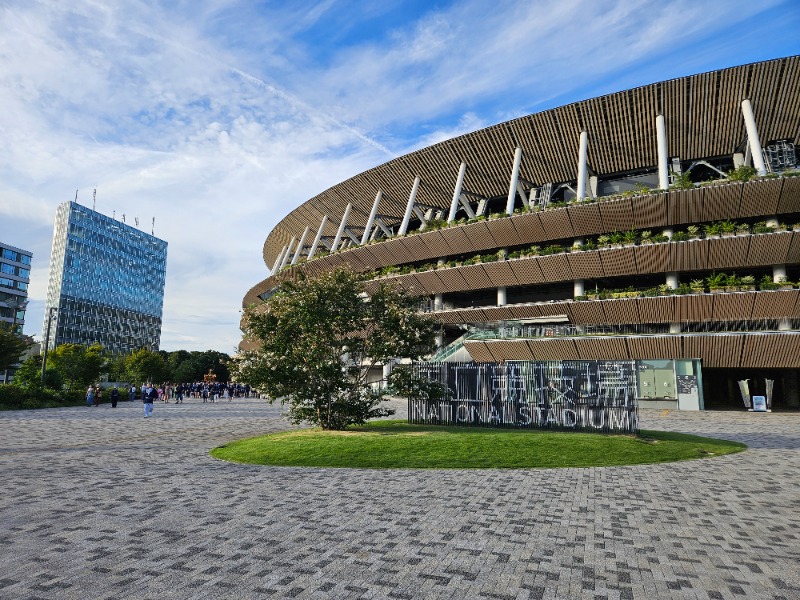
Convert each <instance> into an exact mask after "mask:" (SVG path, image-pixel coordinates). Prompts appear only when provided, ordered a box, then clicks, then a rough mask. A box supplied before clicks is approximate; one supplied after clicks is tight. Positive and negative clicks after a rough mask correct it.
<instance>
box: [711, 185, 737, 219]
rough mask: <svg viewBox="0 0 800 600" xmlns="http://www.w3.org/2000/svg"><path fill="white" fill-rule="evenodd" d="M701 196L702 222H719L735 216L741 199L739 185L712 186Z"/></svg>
mask: <svg viewBox="0 0 800 600" xmlns="http://www.w3.org/2000/svg"><path fill="white" fill-rule="evenodd" d="M704 191H705V193H704V194H703V218H702V220H703V221H719V220H722V219H727V218H729V217H730V216H731V215H735V214H736V212H737V211H738V210H739V204H740V202H741V197H742V184H741V183H727V184H720V185H712V186H708V187H706V188H705V190H704Z"/></svg>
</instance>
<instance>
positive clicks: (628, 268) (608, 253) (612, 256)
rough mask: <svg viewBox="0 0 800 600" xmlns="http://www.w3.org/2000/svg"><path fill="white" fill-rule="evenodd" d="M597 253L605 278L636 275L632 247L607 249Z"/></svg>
mask: <svg viewBox="0 0 800 600" xmlns="http://www.w3.org/2000/svg"><path fill="white" fill-rule="evenodd" d="M598 252H599V254H600V261H601V262H602V263H603V272H604V273H605V276H606V277H616V276H619V275H634V274H636V259H635V256H634V253H633V248H632V247H628V248H609V249H605V250H599V251H598Z"/></svg>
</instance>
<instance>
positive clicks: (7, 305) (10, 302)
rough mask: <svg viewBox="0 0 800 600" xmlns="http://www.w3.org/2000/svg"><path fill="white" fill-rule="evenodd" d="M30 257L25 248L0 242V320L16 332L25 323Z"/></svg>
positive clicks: (0, 374)
mask: <svg viewBox="0 0 800 600" xmlns="http://www.w3.org/2000/svg"><path fill="white" fill-rule="evenodd" d="M31 257H32V254H31V253H30V252H28V251H27V250H21V249H19V248H15V247H14V246H11V245H9V244H5V243H3V242H0V322H2V323H6V324H7V325H8V326H10V327H12V328H13V329H14V330H15V331H17V332H18V333H22V328H23V325H24V324H25V306H26V303H27V300H28V282H29V278H30V264H31ZM2 375H3V374H2V372H0V376H2Z"/></svg>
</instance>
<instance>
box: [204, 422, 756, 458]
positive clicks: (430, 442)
mask: <svg viewBox="0 0 800 600" xmlns="http://www.w3.org/2000/svg"><path fill="white" fill-rule="evenodd" d="M746 447H747V446H745V445H744V444H739V443H737V442H729V441H726V440H718V439H713V438H705V437H698V436H693V435H685V434H680V433H667V432H663V431H642V432H640V434H639V435H638V436H632V435H600V434H593V433H561V432H551V431H543V430H536V429H527V430H508V429H471V428H463V427H437V426H429V425H409V424H408V423H406V422H405V421H374V422H372V423H369V424H367V425H364V426H361V427H354V428H351V429H348V430H347V431H322V430H320V429H302V430H297V431H287V432H283V433H276V434H271V435H266V436H262V437H257V438H250V439H245V440H239V441H236V442H231V443H230V444H226V445H225V446H220V447H219V448H214V449H213V450H212V451H211V456H213V457H214V458H219V459H222V460H228V461H233V462H240V463H248V464H256V465H276V466H277V465H282V466H296V467H353V468H378V469H520V468H554V467H602V466H614V465H637V464H649V463H663V462H673V461H679V460H691V459H695V458H708V457H711V456H720V455H723V454H731V453H733V452H741V451H742V450H744V449H745V448H746Z"/></svg>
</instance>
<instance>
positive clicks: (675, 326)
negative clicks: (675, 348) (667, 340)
mask: <svg viewBox="0 0 800 600" xmlns="http://www.w3.org/2000/svg"><path fill="white" fill-rule="evenodd" d="M669 332H670V333H680V332H681V324H680V323H674V322H673V323H670V324H669Z"/></svg>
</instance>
